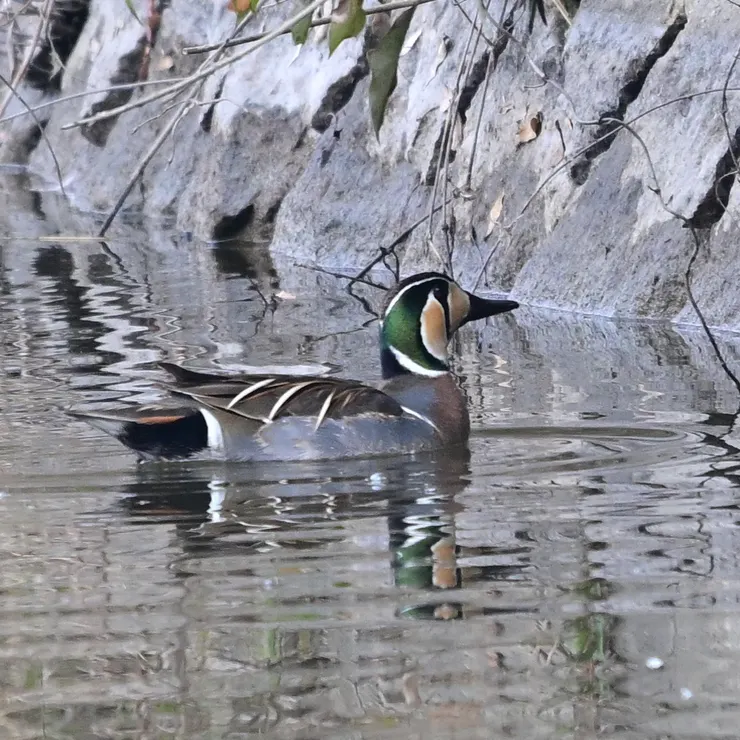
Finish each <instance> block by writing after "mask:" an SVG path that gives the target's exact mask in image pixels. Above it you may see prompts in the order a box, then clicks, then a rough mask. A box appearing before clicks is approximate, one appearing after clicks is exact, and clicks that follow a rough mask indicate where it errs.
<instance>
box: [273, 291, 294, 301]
mask: <svg viewBox="0 0 740 740" xmlns="http://www.w3.org/2000/svg"><path fill="white" fill-rule="evenodd" d="M275 298H280V299H282V300H284V301H294V300H295V296H294V295H293V294H292V293H288V291H287V290H279V291H278V292H277V293H275Z"/></svg>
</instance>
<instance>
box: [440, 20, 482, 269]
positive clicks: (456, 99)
mask: <svg viewBox="0 0 740 740" xmlns="http://www.w3.org/2000/svg"><path fill="white" fill-rule="evenodd" d="M475 31H476V26H471V28H470V32H469V33H468V38H467V40H466V42H465V49H464V50H463V53H462V62H461V64H460V66H459V68H458V70H457V78H456V80H455V87H454V93H453V95H452V101H451V102H450V107H449V108H448V110H447V115H446V117H445V125H444V127H443V129H442V146H441V147H440V149H441V151H440V155H439V158H438V159H437V163H436V167H435V171H434V186H433V187H432V194H431V196H430V198H429V213H428V215H427V218H428V222H427V245H428V246H429V247H430V248H431V249H432V250H433V251H434V253H435V255H436V256H437V259H438V260H439V262H440V264H442V265H444V266H445V268H446V269H447V270H448V271H450V273H451V272H452V259H451V255H450V253H449V242H447V245H448V250H447V259H446V260H444V259H442V255H440V254H439V252H437V249H436V247H435V245H434V214H435V213H437V211H439V210H440V208H437V207H436V206H435V203H436V201H437V193H438V192H439V189H440V182H441V181H442V180H443V179H444V181H445V183H446V182H447V177H448V170H449V157H450V150H451V141H452V134H453V132H454V130H455V124H456V123H457V112H458V106H459V103H460V95H461V92H462V80H463V77H465V76H466V73H467V71H468V70H469V68H470V67H469V60H470V59H471V58H472V56H470V57H469V56H468V53H469V51H470V45H471V44H472V42H473V37H474V36H475ZM478 38H480V36H478ZM478 38H476V45H477V43H478ZM473 53H474V52H473ZM444 190H445V193H446V190H447V188H446V185H445V188H444ZM447 203H448V200H447V199H443V202H442V208H444V209H446V208H447ZM446 216H447V214H446V211H445V216H444V218H443V224H444V225H447V218H446ZM450 276H451V277H452V275H450Z"/></svg>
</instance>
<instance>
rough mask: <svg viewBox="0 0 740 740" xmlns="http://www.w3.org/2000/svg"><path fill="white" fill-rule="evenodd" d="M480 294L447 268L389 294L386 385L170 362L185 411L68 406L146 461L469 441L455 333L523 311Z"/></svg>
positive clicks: (372, 450)
mask: <svg viewBox="0 0 740 740" xmlns="http://www.w3.org/2000/svg"><path fill="white" fill-rule="evenodd" d="M518 306H519V304H518V303H517V302H516V301H513V300H508V299H499V298H495V299H490V298H483V297H480V296H477V295H475V294H473V293H471V292H468V291H466V290H464V289H463V288H461V287H460V286H459V285H458V284H457V283H456V282H455V281H454V280H453V279H452V278H451V277H448V276H447V275H445V274H444V273H441V272H422V273H418V274H415V275H412V276H410V277H407V278H406V279H404V280H402V281H400V282H399V283H398V284H397V285H396V287H395V288H394V289H392V290H391V291H389V294H388V296H387V298H386V300H385V303H384V307H383V310H382V315H381V320H380V334H379V345H380V365H381V369H382V376H383V381H384V382H383V384H382V386H381V387H375V386H373V385H369V384H366V383H363V382H361V381H358V380H350V379H346V378H340V377H336V376H323V375H322V376H303V375H291V374H284V375H283V374H274V373H270V374H251V373H250V374H236V375H232V374H224V373H210V372H201V371H196V370H192V369H188V368H186V367H183V366H181V365H176V364H174V363H170V362H161V363H159V366H160V367H161V368H162V370H164V371H165V372H166V373H167V374H168V375H169V376H170V379H171V380H170V382H169V383H168V384H167V385H166V386H165V387H166V389H167V390H168V391H169V392H170V393H171V394H172V395H173V396H175V397H177V398H178V399H179V400H180V402H181V403H182V405H180V406H174V405H172V406H160V405H156V406H143V407H139V408H132V409H130V410H128V409H127V410H121V411H93V412H86V411H70V412H69V413H70V414H71V415H72V416H74V417H76V418H79V419H84V420H85V421H86V422H88V423H90V424H91V425H93V426H94V427H96V428H98V429H100V430H102V431H104V432H106V433H108V434H110V435H112V436H113V437H115V438H116V439H117V440H118V441H119V442H121V443H123V444H124V445H125V446H126V447H128V448H129V449H130V450H132V451H133V452H135V453H136V454H137V455H138V457H139V460H140V461H146V460H176V459H183V458H191V457H205V458H207V459H217V460H224V461H233V462H271V461H286V462H287V461H302V460H334V459H345V458H355V457H373V456H377V455H403V454H412V453H418V452H426V451H433V450H439V449H442V448H447V447H455V446H466V445H467V442H468V438H469V435H470V417H469V414H468V408H467V402H466V397H465V395H464V393H463V391H462V389H461V388H460V386H459V384H458V379H457V378H456V376H455V375H454V374H453V372H452V371H451V369H450V365H449V360H448V345H449V342H450V339H451V338H452V336H453V335H454V334H455V332H456V331H457V330H458V329H460V327H462V326H464V325H465V324H467V323H470V322H471V321H479V320H481V319H485V318H488V317H491V316H496V315H498V314H502V313H507V312H509V311H512V310H514V309H516V308H518Z"/></svg>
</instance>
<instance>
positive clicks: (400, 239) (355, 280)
mask: <svg viewBox="0 0 740 740" xmlns="http://www.w3.org/2000/svg"><path fill="white" fill-rule="evenodd" d="M441 208H442V205H438V206H437V207H436V208H435V209H434V211H435V212H436V211H439V210H440V209H441ZM429 216H430V214H426V215H425V216H422V217H421V218H420V219H419V220H418V221H415V222H414V223H413V224H411V226H409V227H408V229H406V230H405V231H404V232H403V233H402V234H401V235H400V236H399V237H397V238H396V239H394V240H393V241H392V242H391V243H390V244H389V245H388V246H387V247H380V249H379V250H378V251H379V252H380V254H379V255H378V256H377V257H376V258H375V259H373V260H372V261H371V262H369V263H368V264H367V265H365V267H363V268H362V269H361V270H360V271H359V272H358V273H357V275H355V276H354V277H353V278H352V279H351V280H350V287H351V286H352V285H353V284H354V283H358V282H360V281H361V280H362V279H363V278H364V277H365V275H367V274H368V273H369V272H370V270H372V269H373V267H375V265H377V264H378V263H380V262H382V261H383V260H384V259H385V258H386V257H387V256H388V255H389V254H392V253H393V251H394V250H395V248H396V247H397V246H398V245H399V244H403V242H405V241H406V240H407V239H408V238H409V237H410V236H411V234H413V233H414V231H416V229H418V228H419V226H421V225H422V224H423V223H424V222H425V221H426V220H427V219H428V218H429Z"/></svg>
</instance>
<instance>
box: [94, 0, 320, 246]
mask: <svg viewBox="0 0 740 740" xmlns="http://www.w3.org/2000/svg"><path fill="white" fill-rule="evenodd" d="M321 2H322V0H314V2H313V3H312V4H311V5H310V6H308V7H306V8H304V9H303V10H302V11H301V12H300V13H297V14H296V16H294V18H293V19H292V22H293V23H295V22H297V20H300V18H303V17H305V16H306V15H307V14H308V13H309V12H313V10H311V8H313V7H314V6H316V7H318V6H319V5H320V4H321ZM248 20H249V15H247V16H245V17H244V18H243V19H242V21H241V22H240V23H239V25H238V26H237V27H236V29H235V30H234V33H239V32H240V31H241V30H242V28H243V27H244V25H245V24H246V23H247V21H248ZM283 25H286V24H283ZM279 30H280V29H279V28H278V29H276V30H275V31H274V32H273V37H274V38H276V37H277V35H279V34H278V31H279ZM269 36H270V34H268V35H267V36H266V37H265V39H263V41H261V42H257V43H256V44H255V45H254V46H251V47H250V48H249V49H247V50H246V51H243V52H242V53H241V54H239V55H237V56H236V57H233V58H231V59H227V60H226V61H227V62H228V63H233V62H235V61H236V60H237V59H241V58H242V57H244V56H246V55H247V54H250V53H252V52H253V51H254V50H255V49H257V48H258V47H259V46H262V45H264V44H266V43H267V42H268V40H270V39H269ZM225 44H226V40H225V41H224V42H223V43H222V44H221V46H220V47H219V48H218V49H216V50H215V51H214V52H213V53H212V54H211V56H209V57H208V59H206V60H205V61H204V62H203V63H202V64H201V65H200V68H199V71H198V73H196V74H195V75H193V76H192V77H193V79H194V82H193V83H192V88H191V90H190V92H189V93H188V96H187V98H186V99H185V100H184V101H183V102H182V103H181V105H180V107H179V108H178V110H177V111H176V112H175V113H174V115H173V116H172V117H171V118H170V120H169V121H168V122H167V124H166V125H165V127H164V128H163V129H162V131H161V132H160V133H159V135H158V136H157V138H156V139H155V140H154V143H153V144H152V145H151V146H150V147H149V149H148V150H147V151H146V152H145V153H144V155H143V156H142V157H141V158H140V160H139V162H138V163H137V165H136V167H135V168H134V172H133V173H132V175H131V176H130V177H129V180H128V182H127V183H126V186H125V187H124V189H123V192H122V193H121V195H120V196H119V197H118V200H117V201H116V204H115V205H114V206H113V209H112V210H111V211H110V213H109V214H108V216H107V218H106V219H105V221H104V223H103V226H102V227H101V229H100V232H99V235H100V236H101V237H102V236H105V233H106V232H107V231H108V229H109V227H110V225H111V224H112V223H113V220H114V219H115V217H116V216H117V215H118V212H119V211H120V210H121V208H122V207H123V204H124V203H125V202H126V199H127V198H128V196H129V194H130V193H131V190H132V189H133V187H134V185H135V184H136V182H137V181H138V179H139V178H140V177H141V175H142V174H143V173H144V170H145V169H146V168H147V165H148V164H149V162H151V160H152V158H153V157H154V155H155V154H156V153H157V152H158V151H159V149H160V147H161V146H162V144H164V142H165V141H166V140H167V138H168V137H169V136H170V134H171V133H172V132H173V131H174V130H175V128H176V127H177V125H178V124H179V122H180V121H181V120H182V119H183V118H184V117H185V115H187V113H188V111H189V110H190V109H191V108H192V106H193V105H194V102H195V98H196V97H197V96H198V95H199V94H200V91H201V90H202V88H203V85H204V84H205V81H206V79H207V78H208V76H209V75H210V74H212V73H213V72H215V71H216V70H217V69H220V68H222V67H223V66H224V65H223V62H220V63H216V61H215V60H216V59H218V57H219V56H220V55H221V54H222V53H223V51H224V49H225Z"/></svg>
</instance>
